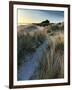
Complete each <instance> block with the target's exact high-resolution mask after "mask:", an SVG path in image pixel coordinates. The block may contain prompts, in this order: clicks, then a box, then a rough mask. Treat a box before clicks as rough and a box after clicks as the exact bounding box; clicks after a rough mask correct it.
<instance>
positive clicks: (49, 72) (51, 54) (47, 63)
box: [30, 33, 64, 79]
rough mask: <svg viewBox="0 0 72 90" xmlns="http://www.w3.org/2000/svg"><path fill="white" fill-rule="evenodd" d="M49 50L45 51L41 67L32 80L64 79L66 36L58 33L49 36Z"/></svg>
mask: <svg viewBox="0 0 72 90" xmlns="http://www.w3.org/2000/svg"><path fill="white" fill-rule="evenodd" d="M47 39H48V48H47V49H46V50H45V52H44V54H43V56H42V60H41V62H40V64H39V67H38V68H37V70H36V71H35V72H34V75H32V77H31V78H30V79H53V78H63V77H64V35H63V33H57V34H56V35H54V36H48V38H47Z"/></svg>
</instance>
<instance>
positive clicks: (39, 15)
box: [17, 9, 64, 24]
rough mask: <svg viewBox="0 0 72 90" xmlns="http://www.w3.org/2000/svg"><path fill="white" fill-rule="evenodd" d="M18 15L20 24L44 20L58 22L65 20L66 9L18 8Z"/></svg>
mask: <svg viewBox="0 0 72 90" xmlns="http://www.w3.org/2000/svg"><path fill="white" fill-rule="evenodd" d="M17 17H18V19H17V23H18V24H29V23H40V22H42V21H44V20H49V21H50V22H51V23H58V22H63V21H64V11H52V10H34V9H18V10H17Z"/></svg>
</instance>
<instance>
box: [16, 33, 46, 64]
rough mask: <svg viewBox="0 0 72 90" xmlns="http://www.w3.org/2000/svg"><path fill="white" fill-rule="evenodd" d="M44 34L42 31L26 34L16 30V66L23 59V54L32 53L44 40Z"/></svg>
mask: <svg viewBox="0 0 72 90" xmlns="http://www.w3.org/2000/svg"><path fill="white" fill-rule="evenodd" d="M45 38H46V35H45V34H44V33H41V32H39V33H34V35H32V36H31V35H30V34H29V33H26V35H25V34H24V33H23V32H22V33H21V32H18V35H17V50H18V53H17V56H18V57H17V58H18V66H19V65H20V64H21V63H22V58H23V61H25V56H26V55H29V54H32V53H33V52H35V50H36V48H38V47H39V46H40V45H41V44H42V43H43V42H44V40H45Z"/></svg>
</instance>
